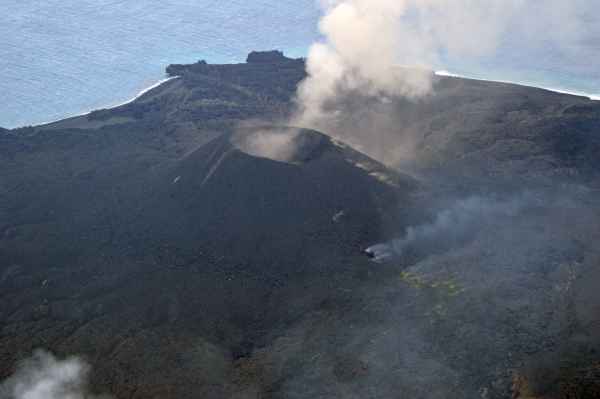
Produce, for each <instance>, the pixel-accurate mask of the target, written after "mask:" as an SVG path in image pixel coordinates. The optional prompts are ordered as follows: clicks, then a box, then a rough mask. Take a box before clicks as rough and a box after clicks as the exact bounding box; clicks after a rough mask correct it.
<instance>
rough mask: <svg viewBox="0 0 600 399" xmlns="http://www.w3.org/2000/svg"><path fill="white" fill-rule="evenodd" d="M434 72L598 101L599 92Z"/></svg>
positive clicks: (599, 99)
mask: <svg viewBox="0 0 600 399" xmlns="http://www.w3.org/2000/svg"><path fill="white" fill-rule="evenodd" d="M435 74H436V75H437V76H447V77H451V78H461V79H470V80H479V81H482V82H493V83H507V84H512V85H518V86H524V87H531V88H534V89H542V90H548V91H552V92H554V93H560V94H568V95H571V96H579V97H587V98H589V99H590V100H592V101H600V94H590V93H584V92H581V91H575V90H568V89H557V88H552V87H542V86H535V85H532V84H529V83H526V82H525V83H524V82H514V81H510V80H493V79H481V78H473V77H470V76H466V75H461V74H458V73H452V72H449V71H445V70H441V71H435Z"/></svg>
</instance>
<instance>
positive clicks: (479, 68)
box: [0, 0, 600, 128]
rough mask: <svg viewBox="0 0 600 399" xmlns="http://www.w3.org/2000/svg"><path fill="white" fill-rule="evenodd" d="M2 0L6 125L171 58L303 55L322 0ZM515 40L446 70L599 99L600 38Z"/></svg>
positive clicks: (119, 83)
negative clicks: (544, 42) (564, 45)
mask: <svg viewBox="0 0 600 399" xmlns="http://www.w3.org/2000/svg"><path fill="white" fill-rule="evenodd" d="M0 6H1V8H0V11H1V12H0V71H1V74H0V93H1V97H0V98H1V101H0V126H3V127H9V128H11V127H17V126H25V125H34V124H40V123H43V122H48V121H53V120H57V119H61V118H65V117H68V116H73V115H77V114H81V113H84V112H87V111H90V110H92V109H97V108H105V107H110V106H114V105H117V104H121V103H123V102H125V101H127V100H128V99H131V98H132V97H134V96H135V95H136V93H138V92H140V91H141V90H143V89H144V88H146V87H148V86H151V85H153V84H155V83H156V82H158V81H160V80H161V79H164V78H165V74H164V70H165V67H166V66H167V65H168V64H171V63H191V62H196V61H198V60H199V59H206V60H207V61H208V62H211V63H220V62H222V63H225V62H243V61H244V60H245V57H246V55H247V53H248V52H249V51H251V50H271V49H280V50H283V51H285V53H286V54H287V55H289V56H293V57H300V56H304V55H306V52H307V49H308V47H309V46H310V44H311V43H312V42H313V41H315V40H316V39H318V37H319V34H318V31H317V24H318V19H319V16H320V10H319V8H318V1H317V0H294V1H290V0H277V1H274V0H135V1H132V0H129V1H128V0H0ZM597 22H598V23H597ZM594 26H600V18H599V19H597V20H592V21H591V22H590V30H591V29H595V28H593V27H594ZM599 40H600V39H599ZM519 41H520V39H519V38H512V40H511V39H510V38H509V40H507V44H506V45H505V46H503V47H501V48H500V49H499V51H498V53H497V54H495V55H494V56H493V57H489V58H488V59H485V60H479V61H478V62H477V63H468V62H467V61H465V60H464V59H458V60H446V63H445V64H444V65H442V66H440V68H442V69H446V70H449V71H450V72H452V73H456V74H459V75H464V76H469V77H474V78H480V79H490V80H503V81H511V82H517V83H524V84H529V85H532V86H539V87H546V88H553V89H558V90H562V91H567V92H577V93H587V94H590V95H594V94H595V95H599V96H600V68H598V67H597V65H599V64H600V42H594V41H591V42H590V43H587V44H585V45H584V46H583V47H582V48H578V49H577V51H570V52H566V53H565V52H564V51H562V50H561V51H558V50H557V49H554V48H552V46H550V45H548V46H546V47H540V48H537V49H536V50H535V51H534V52H532V51H531V49H519V47H518V46H515V43H518V42H519ZM515 49H516V50H518V51H515Z"/></svg>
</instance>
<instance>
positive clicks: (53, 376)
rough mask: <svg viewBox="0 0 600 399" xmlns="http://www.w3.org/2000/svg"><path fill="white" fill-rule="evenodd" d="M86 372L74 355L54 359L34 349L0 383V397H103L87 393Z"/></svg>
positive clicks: (87, 366) (49, 354) (63, 398)
mask: <svg viewBox="0 0 600 399" xmlns="http://www.w3.org/2000/svg"><path fill="white" fill-rule="evenodd" d="M89 371H90V366H89V365H88V364H87V363H85V362H84V361H83V360H81V359H79V358H77V357H69V358H66V359H58V358H56V357H55V356H54V355H52V354H51V353H48V352H46V351H43V350H38V351H36V352H35V353H34V354H33V356H32V357H31V358H29V359H27V360H25V361H23V362H22V363H21V364H20V366H19V367H18V369H17V371H16V372H15V373H14V374H13V375H12V376H11V377H9V378H8V379H7V380H6V381H4V382H2V384H0V399H107V397H106V396H103V397H98V396H94V395H91V394H90V393H89V391H88V386H87V382H88V380H87V377H88V373H89Z"/></svg>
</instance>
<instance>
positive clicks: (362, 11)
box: [292, 0, 593, 128]
mask: <svg viewBox="0 0 600 399" xmlns="http://www.w3.org/2000/svg"><path fill="white" fill-rule="evenodd" d="M533 3H534V4H533ZM321 5H322V7H323V9H324V16H323V18H322V19H321V21H320V24H319V29H320V32H321V33H322V35H323V40H322V41H321V42H318V43H315V44H314V45H313V46H312V47H311V48H310V50H309V54H308V59H307V72H308V78H307V79H306V80H305V81H304V82H303V83H302V84H301V85H300V87H299V89H298V93H297V101H298V112H297V114H296V115H295V117H294V120H293V121H292V122H293V124H294V125H301V126H307V127H315V128H323V127H324V122H327V121H328V120H331V119H332V118H333V119H335V117H336V112H337V111H338V110H336V107H335V105H334V104H333V103H334V101H335V99H336V98H337V97H338V96H340V94H343V93H349V92H353V91H358V92H360V93H361V94H364V95H369V96H381V97H383V98H387V97H389V96H406V97H412V98H418V97H422V96H424V95H426V94H428V93H430V92H431V90H432V76H433V75H432V74H431V73H430V72H428V71H431V70H436V69H444V68H445V67H446V66H447V65H445V64H446V63H447V62H448V61H452V60H457V59H461V60H462V59H465V58H467V59H470V60H475V62H476V60H477V59H478V58H480V57H482V56H486V55H490V54H493V53H494V52H495V51H496V50H497V48H498V47H499V46H501V45H504V46H506V44H507V43H506V42H507V41H509V42H511V41H518V42H516V43H512V42H511V43H510V46H509V47H511V48H512V47H514V49H515V50H514V51H515V52H519V51H521V52H523V51H525V52H527V51H528V50H529V49H523V48H522V47H523V46H525V44H521V42H523V40H521V39H517V38H522V37H526V38H527V40H526V41H525V42H527V43H528V44H527V45H526V46H530V47H537V48H540V47H542V45H543V44H544V43H548V42H549V43H551V44H552V45H553V47H557V48H560V49H562V50H564V51H576V48H577V46H576V45H577V43H580V42H581V41H582V40H584V39H585V37H586V35H588V34H589V32H587V33H586V30H585V29H582V27H584V26H587V25H584V24H582V23H581V22H582V20H583V15H585V14H586V12H587V11H589V10H590V9H593V6H592V4H591V2H590V1H588V0H576V1H574V2H564V1H562V0H560V1H559V0H547V1H544V2H528V1H525V0H487V1H481V0H452V1H451V0H321ZM532 16H535V18H533V19H534V20H533V21H532ZM509 32H510V35H508V33H509ZM509 36H510V37H509ZM399 66H403V67H404V68H399Z"/></svg>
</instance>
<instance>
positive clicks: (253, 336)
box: [0, 53, 600, 399]
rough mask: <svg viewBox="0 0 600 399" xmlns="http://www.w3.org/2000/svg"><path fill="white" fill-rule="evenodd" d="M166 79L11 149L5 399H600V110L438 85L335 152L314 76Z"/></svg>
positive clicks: (200, 69) (233, 73)
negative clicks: (299, 108) (302, 95)
mask: <svg viewBox="0 0 600 399" xmlns="http://www.w3.org/2000/svg"><path fill="white" fill-rule="evenodd" d="M167 71H168V73H169V74H171V75H173V76H179V77H178V78H176V79H172V80H170V81H168V82H166V83H164V84H163V85H161V86H159V87H157V88H156V89H153V90H152V91H150V92H148V93H146V94H145V95H143V96H142V97H140V98H139V99H138V100H136V101H135V102H133V103H130V104H127V105H124V106H121V107H118V108H114V109H110V110H100V111H96V112H93V113H92V114H90V115H88V116H82V117H76V118H72V119H67V120H64V121H61V122H57V123H53V124H50V125H45V126H37V127H31V128H24V129H18V130H2V131H0V176H1V178H0V298H1V300H0V359H1V360H0V377H2V379H4V380H5V382H4V383H3V384H2V386H1V388H0V397H2V398H3V399H4V398H7V399H8V398H11V399H12V398H15V399H17V398H19V399H20V398H22V397H23V398H24V397H25V396H23V395H25V394H29V395H32V392H33V393H34V394H36V395H38V396H28V397H36V398H37V397H40V398H41V397H44V398H47V397H57V398H58V397H63V396H64V395H65V392H66V393H69V394H72V395H73V397H76V398H80V397H88V396H86V395H89V394H90V392H93V393H95V394H103V393H106V394H109V395H112V396H114V397H117V398H158V397H160V398H178V399H183V398H192V397H203V398H257V397H259V398H318V397H323V398H325V397H327V398H331V397H343V398H427V399H432V398H444V399H447V398H523V399H525V398H537V399H541V398H544V399H548V398H557V399H558V398H595V397H599V395H600V366H599V364H600V354H599V353H598V349H600V348H599V342H598V337H600V314H599V311H600V293H598V290H597V288H596V287H597V282H598V281H600V275H599V274H600V272H599V270H600V268H599V267H600V247H598V244H597V242H598V239H599V238H600V224H599V223H598V221H600V204H599V202H600V195H599V191H598V190H599V188H600V186H599V185H598V172H599V171H600V167H599V165H600V163H599V162H598V161H599V160H598V154H599V153H600V105H599V104H597V103H595V102H592V101H589V100H588V99H585V98H582V97H574V96H568V95H562V94H557V93H552V92H547V91H544V90H539V89H532V88H524V87H519V86H513V85H508V84H498V83H486V82H481V81H470V80H465V79H459V78H450V77H432V79H433V81H432V84H433V90H432V92H431V93H430V94H428V95H427V96H424V97H422V98H419V99H412V100H407V99H400V98H387V97H386V98H381V97H373V96H368V95H366V94H365V93H360V92H357V91H356V90H353V91H352V90H349V91H348V92H347V93H344V94H345V95H343V96H338V97H337V98H336V100H335V103H334V104H326V106H327V107H329V108H331V109H335V110H336V112H337V113H336V114H335V118H330V119H327V120H324V121H322V123H320V124H319V126H318V127H319V130H320V131H321V132H318V131H315V130H310V129H300V128H295V127H289V126H287V125H288V121H289V120H290V118H292V117H293V113H294V109H295V106H296V103H295V101H294V98H295V92H296V88H297V85H298V84H299V82H300V81H301V80H302V79H304V78H305V77H306V74H305V65H304V62H303V60H291V59H287V58H285V57H283V56H282V55H281V54H278V53H254V54H253V55H252V56H251V57H249V62H248V63H245V64H237V65H211V64H207V63H205V62H199V63H197V64H194V65H172V66H170V67H169V68H168V69H167ZM375 244H385V245H387V246H389V247H390V248H391V251H392V255H393V256H390V257H389V258H386V260H385V261H384V262H381V263H376V262H373V261H372V260H371V259H370V258H369V257H368V256H366V255H365V253H364V250H365V249H367V248H369V247H370V246H372V245H375ZM37 348H43V349H45V350H47V351H50V352H51V353H54V355H51V354H49V353H47V352H37V354H36V355H34V357H33V358H31V356H32V353H33V352H34V350H35V349H37ZM55 356H56V357H55ZM68 356H79V357H80V358H79V359H74V358H66V357H68ZM24 359H29V360H28V361H27V362H25V363H23V364H21V363H20V361H23V360H24ZM11 376H12V377H11ZM88 380H89V381H88ZM49 382H50V383H49ZM87 382H89V383H87ZM44 383H46V384H45V385H44ZM40 387H41V388H40ZM44 389H46V390H47V391H44ZM65 390H66V391H65ZM57 392H59V393H58V394H57ZM19 395H20V396H19ZM40 395H41V396H40ZM53 395H54V396H53ZM57 395H58V396H57ZM61 395H62V396H61Z"/></svg>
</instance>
